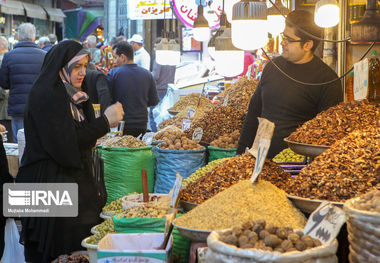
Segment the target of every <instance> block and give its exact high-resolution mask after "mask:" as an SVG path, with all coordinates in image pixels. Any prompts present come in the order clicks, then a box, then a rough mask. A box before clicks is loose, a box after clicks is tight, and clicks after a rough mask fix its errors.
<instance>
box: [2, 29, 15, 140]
mask: <svg viewBox="0 0 380 263" xmlns="http://www.w3.org/2000/svg"><path fill="white" fill-rule="evenodd" d="M8 46H9V45H8V40H7V39H6V38H5V37H3V36H0V65H1V62H2V61H3V56H4V54H5V53H6V52H8ZM8 98H9V90H5V89H3V88H1V87H0V123H1V124H2V125H4V126H5V128H6V130H7V131H8V134H7V140H8V142H13V134H12V123H11V117H10V116H9V115H8Z"/></svg>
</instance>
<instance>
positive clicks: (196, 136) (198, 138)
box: [193, 127, 203, 143]
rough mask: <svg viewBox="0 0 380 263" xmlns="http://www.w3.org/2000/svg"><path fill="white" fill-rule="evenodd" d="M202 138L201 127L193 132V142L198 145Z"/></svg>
mask: <svg viewBox="0 0 380 263" xmlns="http://www.w3.org/2000/svg"><path fill="white" fill-rule="evenodd" d="M202 136H203V129H202V128H201V127H198V128H196V129H195V130H194V132H193V140H195V141H197V142H198V143H199V142H200V141H201V140H202Z"/></svg>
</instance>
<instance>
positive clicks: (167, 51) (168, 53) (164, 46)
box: [156, 38, 181, 66]
mask: <svg viewBox="0 0 380 263" xmlns="http://www.w3.org/2000/svg"><path fill="white" fill-rule="evenodd" d="M156 62H157V64H160V65H170V66H175V65H178V64H179V63H180V62H181V52H180V46H179V44H178V43H177V42H176V41H175V39H171V40H170V41H168V39H167V38H163V39H161V41H160V43H158V44H157V47H156Z"/></svg>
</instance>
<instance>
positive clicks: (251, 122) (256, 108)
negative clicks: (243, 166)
mask: <svg viewBox="0 0 380 263" xmlns="http://www.w3.org/2000/svg"><path fill="white" fill-rule="evenodd" d="M261 89H262V87H261V82H260V83H259V85H258V86H257V89H256V91H255V93H254V94H253V96H252V98H251V101H250V103H249V108H248V113H247V115H246V116H245V120H244V124H243V129H242V130H241V133H240V139H239V143H238V148H237V151H236V154H242V153H244V152H245V148H246V147H248V148H251V147H252V144H253V141H254V139H255V137H256V131H257V127H258V126H259V121H258V119H257V117H260V115H261V105H262V102H261Z"/></svg>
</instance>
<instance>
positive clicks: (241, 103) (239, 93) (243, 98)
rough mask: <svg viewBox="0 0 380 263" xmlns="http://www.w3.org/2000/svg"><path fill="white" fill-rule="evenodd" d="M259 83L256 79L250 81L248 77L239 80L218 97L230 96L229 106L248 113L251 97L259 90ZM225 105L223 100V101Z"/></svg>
mask: <svg viewBox="0 0 380 263" xmlns="http://www.w3.org/2000/svg"><path fill="white" fill-rule="evenodd" d="M257 84H258V81H257V80H255V79H254V78H251V79H250V80H248V78H247V77H246V76H244V77H242V78H240V79H238V81H236V82H235V83H234V84H232V86H231V87H230V88H229V89H227V90H225V91H223V92H222V93H220V94H219V95H218V96H221V97H226V96H227V94H228V102H227V106H232V107H234V108H236V109H238V110H241V111H244V112H247V111H248V106H249V102H250V101H251V97H252V95H253V93H254V92H255V90H256V88H257ZM221 103H223V100H222V101H221Z"/></svg>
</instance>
